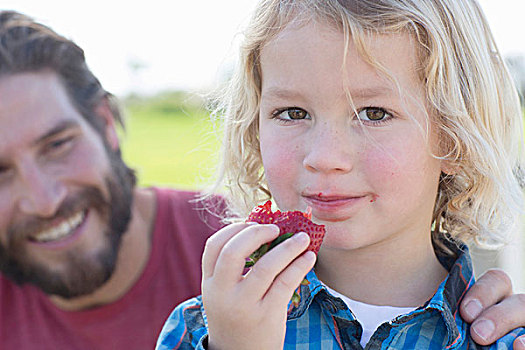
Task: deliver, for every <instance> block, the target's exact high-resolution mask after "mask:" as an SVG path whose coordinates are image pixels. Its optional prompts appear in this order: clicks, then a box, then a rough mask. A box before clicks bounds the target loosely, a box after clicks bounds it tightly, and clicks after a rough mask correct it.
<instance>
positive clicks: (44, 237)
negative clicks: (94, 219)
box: [32, 211, 86, 243]
mask: <svg viewBox="0 0 525 350" xmlns="http://www.w3.org/2000/svg"><path fill="white" fill-rule="evenodd" d="M85 216H86V214H85V212H84V211H82V212H79V213H78V214H75V215H73V216H71V217H70V218H69V219H67V220H65V221H63V222H62V223H61V224H60V225H58V226H55V227H52V228H50V229H47V230H45V231H42V232H40V233H37V234H36V235H34V236H33V237H32V238H33V239H34V240H35V241H37V242H41V243H43V242H51V241H56V240H59V239H62V238H64V237H66V236H67V235H69V234H71V233H73V231H74V230H75V229H76V228H77V227H78V226H79V225H80V224H81V223H82V221H83V220H84V217H85Z"/></svg>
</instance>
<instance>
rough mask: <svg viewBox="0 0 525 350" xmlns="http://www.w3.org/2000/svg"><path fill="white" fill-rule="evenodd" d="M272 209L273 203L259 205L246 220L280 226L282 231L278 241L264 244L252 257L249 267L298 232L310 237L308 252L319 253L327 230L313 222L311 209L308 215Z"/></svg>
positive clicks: (248, 263)
mask: <svg viewBox="0 0 525 350" xmlns="http://www.w3.org/2000/svg"><path fill="white" fill-rule="evenodd" d="M271 207H272V202H271V201H267V202H266V203H264V204H262V205H258V206H256V207H255V208H254V209H253V210H252V212H251V213H250V215H248V218H247V219H246V221H247V222H257V223H259V224H275V225H277V226H279V229H280V233H279V236H278V237H277V238H276V239H274V240H273V241H272V242H270V243H266V244H263V245H262V246H260V247H259V249H257V250H256V251H255V252H254V253H253V254H252V255H251V256H250V259H249V260H248V262H247V263H246V265H247V267H250V266H252V265H253V264H254V263H255V262H256V261H257V260H259V259H260V258H261V256H263V255H264V254H265V253H266V252H267V251H269V250H270V249H272V248H273V247H275V246H276V245H278V244H280V243H281V242H283V241H285V240H286V239H288V238H290V237H291V236H293V235H294V234H296V233H298V232H306V233H307V234H308V235H309V236H310V245H309V246H308V248H307V250H310V251H312V252H314V253H315V254H317V253H318V252H319V248H321V243H323V239H324V235H325V232H326V230H325V227H324V225H318V224H315V223H313V222H312V220H311V218H312V214H311V212H310V209H307V212H306V213H303V212H301V211H297V210H296V211H285V212H281V211H280V210H277V211H275V212H272V208H271Z"/></svg>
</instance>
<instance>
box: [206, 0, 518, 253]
mask: <svg viewBox="0 0 525 350" xmlns="http://www.w3.org/2000/svg"><path fill="white" fill-rule="evenodd" d="M309 20H316V21H320V22H322V23H324V24H328V25H331V26H333V27H334V28H336V29H337V30H340V31H342V32H343V33H344V34H345V38H346V40H347V44H348V43H349V40H352V41H353V42H354V44H355V45H356V47H357V48H358V50H359V52H360V53H361V54H362V56H363V58H364V59H365V60H367V62H369V63H370V64H372V65H374V66H375V67H376V68H377V69H379V70H381V71H382V70H383V68H382V67H381V66H380V65H379V63H378V62H376V61H375V60H374V58H373V57H372V56H371V55H369V54H368V50H367V47H366V44H365V42H366V40H365V39H366V37H367V36H370V35H371V34H389V33H400V32H408V33H409V34H410V35H412V36H413V37H414V38H415V40H416V42H417V43H418V55H419V57H418V58H419V62H420V67H418V69H419V72H420V79H421V81H422V82H423V84H424V86H425V89H426V97H427V101H425V103H426V106H427V110H428V114H429V115H430V116H432V118H431V119H432V120H431V122H432V123H434V124H435V125H436V126H437V128H438V130H439V133H440V143H441V145H440V146H441V147H440V149H441V150H442V154H440V155H435V156H436V157H440V158H442V159H444V160H445V161H446V162H447V164H449V167H450V169H453V171H451V172H450V174H445V173H443V174H442V176H441V180H440V184H439V190H438V196H437V199H436V203H435V209H434V213H433V221H432V222H433V230H432V231H433V240H434V242H438V241H440V239H441V238H443V237H444V236H446V237H448V238H452V239H454V240H458V241H462V242H471V241H475V242H476V243H479V244H485V245H497V244H501V243H503V242H504V241H505V237H506V233H507V232H508V231H509V230H510V228H511V227H512V226H513V225H514V224H515V223H517V222H518V221H519V220H518V219H519V217H520V216H521V213H522V207H523V192H522V185H523V173H522V169H523V166H522V165H521V164H522V162H523V131H522V114H521V113H522V112H521V108H520V105H519V98H518V94H517V90H516V88H515V86H514V85H513V83H512V79H511V77H510V75H509V73H508V71H507V69H506V67H505V64H504V62H503V59H502V56H501V54H500V52H499V51H498V49H497V46H496V44H495V42H494V39H493V37H492V34H491V32H490V29H489V26H488V24H487V21H486V19H485V17H484V15H483V13H482V10H481V8H480V6H479V4H478V3H477V2H476V1H475V0H462V1H457V0H417V1H416V0H379V1H378V0H374V1H370V0H262V1H260V3H259V4H258V6H257V8H256V10H255V12H254V14H253V17H252V19H251V21H250V23H249V25H248V27H247V29H246V30H245V32H244V41H243V43H242V45H241V47H240V55H239V62H238V65H237V67H236V70H235V72H234V74H233V76H232V78H231V81H230V84H229V86H228V88H227V89H226V90H225V92H224V94H223V95H222V98H221V100H220V104H219V105H218V108H217V110H216V113H215V114H216V115H218V116H219V117H221V118H223V119H224V132H225V136H224V142H223V149H222V163H221V166H220V170H219V176H218V182H217V183H216V187H215V189H217V188H224V187H225V188H226V189H227V190H228V194H227V197H228V199H229V201H230V204H231V206H232V208H234V209H235V211H236V214H237V215H241V216H244V215H246V214H247V213H248V212H249V210H250V209H251V208H252V207H253V206H254V205H256V204H258V203H260V202H261V201H263V200H266V199H268V198H271V193H270V190H269V189H268V186H267V184H266V182H265V179H264V169H263V166H262V159H261V152H260V148H259V139H258V134H259V130H258V114H259V102H260V98H261V68H260V60H259V58H260V53H261V50H262V48H263V47H264V46H265V45H266V44H267V43H268V42H270V41H271V40H272V38H274V37H275V36H276V35H277V34H278V33H280V32H281V31H282V30H283V28H285V27H286V26H287V25H288V24H289V23H290V22H292V21H304V22H307V21H309ZM386 73H387V74H388V72H386Z"/></svg>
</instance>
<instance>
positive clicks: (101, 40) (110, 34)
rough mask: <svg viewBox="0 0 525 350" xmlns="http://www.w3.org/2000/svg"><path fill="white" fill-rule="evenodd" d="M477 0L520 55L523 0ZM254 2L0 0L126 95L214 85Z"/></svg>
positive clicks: (523, 49) (506, 46) (524, 47)
mask: <svg viewBox="0 0 525 350" xmlns="http://www.w3.org/2000/svg"><path fill="white" fill-rule="evenodd" d="M458 1H461V0H458ZM479 1H480V3H481V5H482V7H483V9H484V11H485V14H486V16H487V18H488V20H489V22H490V25H491V27H492V30H493V32H494V36H495V38H496V42H497V43H498V45H499V47H500V49H501V50H502V52H503V54H504V55H514V54H521V55H524V56H525V27H524V25H523V23H524V21H523V17H525V1H523V0H479ZM255 3H256V0H220V1H219V0H199V1H194V0H184V1H183V0H172V1H166V0H148V1H122V0H90V1H65V0H45V1H42V0H2V2H1V3H0V9H3V10H5V9H10V10H17V11H20V12H24V13H26V14H28V15H30V16H32V17H34V18H35V19H37V20H38V21H40V22H43V23H45V24H47V25H49V26H51V27H52V28H53V29H55V30H56V31H57V32H59V33H60V34H62V35H64V36H66V37H68V38H70V39H73V40H74V41H75V42H76V43H77V44H79V45H80V46H81V47H82V48H83V49H84V51H85V52H86V57H87V61H88V64H89V66H90V68H91V69H92V70H93V72H94V73H95V74H96V75H97V77H98V78H99V79H100V80H101V82H102V84H103V86H104V87H105V88H106V89H107V90H109V91H111V92H113V93H115V94H116V95H118V96H123V95H125V94H128V93H130V92H135V93H146V94H153V93H155V92H157V91H162V90H166V89H186V90H193V91H201V90H205V89H208V88H210V87H213V86H214V84H216V82H217V81H219V80H220V79H221V77H222V76H224V74H225V73H224V72H225V71H227V70H228V67H230V66H231V64H232V62H233V60H234V57H235V47H236V46H235V45H236V40H237V39H238V38H239V35H238V34H239V33H240V31H241V30H242V28H243V26H244V24H245V23H246V21H247V20H248V18H249V14H250V12H251V10H252V9H253V7H254V6H255Z"/></svg>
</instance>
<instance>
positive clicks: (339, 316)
mask: <svg viewBox="0 0 525 350" xmlns="http://www.w3.org/2000/svg"><path fill="white" fill-rule="evenodd" d="M456 253H457V254H458V255H459V257H458V258H457V259H455V261H454V258H448V259H447V258H442V259H441V263H442V264H443V266H445V267H446V268H447V270H448V271H449V275H448V276H447V278H446V279H445V280H444V281H443V282H442V283H441V284H440V285H439V287H438V289H437V291H436V294H434V296H433V297H432V299H430V300H429V301H428V302H427V303H426V304H425V305H423V306H421V307H419V308H417V309H416V310H414V311H412V312H409V313H408V314H404V315H400V316H398V317H396V318H395V319H394V320H392V321H390V322H386V323H383V324H382V325H381V326H379V327H378V329H377V330H376V331H375V332H374V334H373V335H372V337H371V338H370V341H369V342H368V344H367V345H366V349H478V348H480V349H485V348H486V349H498V350H503V349H512V343H513V341H514V339H515V338H516V337H517V336H519V335H522V334H525V329H524V328H518V329H516V330H514V331H512V332H511V333H509V334H507V335H506V336H504V337H503V338H501V339H499V340H498V341H497V342H496V343H495V344H493V345H492V346H490V347H482V346H480V345H477V344H476V343H474V341H473V340H472V339H471V338H470V336H469V325H468V324H467V323H465V322H464V321H463V320H462V319H461V317H460V315H459V310H458V307H459V303H460V301H461V298H462V297H463V295H464V294H465V292H466V291H467V289H468V288H469V287H470V286H471V285H472V284H473V283H474V276H473V273H472V263H471V259H470V255H469V253H468V250H467V249H466V248H465V250H464V251H463V252H461V251H458V250H456ZM307 279H308V281H309V282H310V283H309V284H308V285H303V286H301V287H300V294H301V301H300V303H299V305H298V307H296V308H292V309H291V310H290V311H291V312H290V313H289V315H288V321H287V323H286V337H285V341H284V349H286V350H288V349H290V350H291V349H305V350H306V349H323V350H325V349H326V350H329V349H334V350H335V349H362V347H361V345H360V344H359V340H360V338H361V333H362V328H361V325H360V324H359V322H358V321H357V320H356V318H355V317H354V315H353V313H352V312H351V310H349V309H348V307H347V306H346V304H345V303H344V302H343V301H342V300H341V299H339V298H337V297H334V296H332V295H331V294H330V293H329V292H328V291H327V289H326V288H325V287H324V286H323V284H322V283H321V282H320V281H319V279H318V278H317V276H316V275H315V272H314V271H313V270H312V271H311V272H310V273H308V275H307ZM206 327H207V320H206V314H205V312H204V308H203V306H202V300H201V298H200V297H197V298H193V299H190V300H188V301H186V302H184V303H182V304H180V305H179V306H177V308H176V309H175V310H174V311H173V313H172V314H171V315H170V317H169V318H168V320H167V321H166V323H165V325H164V328H163V329H162V332H161V334H160V337H159V339H158V342H157V348H156V349H157V350H172V349H206V344H207V334H208V331H207V328H206Z"/></svg>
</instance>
